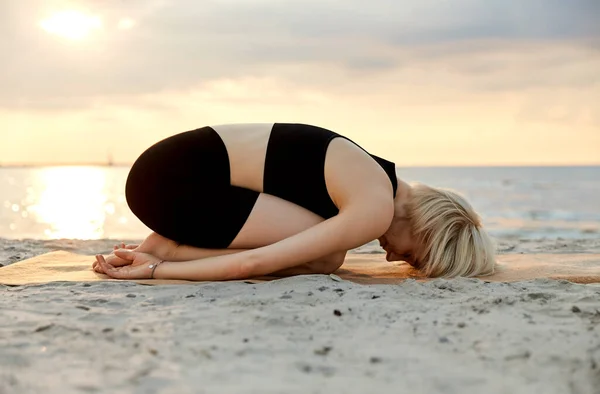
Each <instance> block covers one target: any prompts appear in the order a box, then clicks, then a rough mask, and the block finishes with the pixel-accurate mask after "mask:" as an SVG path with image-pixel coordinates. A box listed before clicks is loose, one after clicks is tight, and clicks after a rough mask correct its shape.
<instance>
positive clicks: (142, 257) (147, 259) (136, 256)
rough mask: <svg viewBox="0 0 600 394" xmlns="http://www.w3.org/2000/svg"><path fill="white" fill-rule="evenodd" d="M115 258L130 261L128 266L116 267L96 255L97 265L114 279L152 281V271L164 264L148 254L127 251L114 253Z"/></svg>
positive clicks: (122, 250)
mask: <svg viewBox="0 0 600 394" xmlns="http://www.w3.org/2000/svg"><path fill="white" fill-rule="evenodd" d="M114 253H115V256H117V257H119V258H121V259H123V260H125V261H128V262H129V264H128V265H124V266H121V267H115V266H113V265H111V264H109V263H108V262H107V261H106V259H104V256H102V255H101V254H98V255H96V263H97V265H98V267H99V269H101V270H102V272H103V273H104V274H106V275H108V276H110V277H111V278H114V279H150V278H151V275H152V270H153V268H154V267H155V266H156V264H159V263H160V262H162V260H161V259H159V258H158V257H155V256H153V255H151V254H148V253H141V252H134V251H132V250H127V249H118V250H115V251H114Z"/></svg>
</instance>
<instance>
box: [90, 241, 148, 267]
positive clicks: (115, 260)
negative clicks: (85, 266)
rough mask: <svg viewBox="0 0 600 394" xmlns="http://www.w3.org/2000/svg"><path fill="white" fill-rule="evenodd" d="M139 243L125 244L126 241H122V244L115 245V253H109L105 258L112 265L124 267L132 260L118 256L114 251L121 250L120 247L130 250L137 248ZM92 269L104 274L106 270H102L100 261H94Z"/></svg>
mask: <svg viewBox="0 0 600 394" xmlns="http://www.w3.org/2000/svg"><path fill="white" fill-rule="evenodd" d="M138 246H139V245H125V243H124V242H121V244H120V245H118V244H117V245H115V246H114V247H113V253H111V254H109V255H108V256H106V257H105V258H104V259H105V260H106V262H107V263H108V264H110V265H112V266H113V267H122V266H124V265H129V264H131V261H130V260H125V259H122V258H120V257H118V256H116V255H115V254H114V251H116V250H119V249H129V250H135V249H137V248H138ZM92 269H93V270H94V272H97V273H99V274H103V273H104V271H102V268H101V267H100V264H98V261H97V260H96V261H94V264H92Z"/></svg>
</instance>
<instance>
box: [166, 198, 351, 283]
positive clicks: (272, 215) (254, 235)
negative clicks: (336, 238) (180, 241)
mask: <svg viewBox="0 0 600 394" xmlns="http://www.w3.org/2000/svg"><path fill="white" fill-rule="evenodd" d="M323 220H324V219H323V218H322V217H320V216H318V215H316V214H314V213H313V212H311V211H309V210H307V209H305V208H302V207H300V206H298V205H296V204H294V203H291V202H289V201H286V200H283V199H281V198H279V197H275V196H272V195H270V194H264V193H262V194H260V195H259V197H258V199H257V201H256V203H255V204H254V207H253V209H252V211H251V212H250V215H249V216H248V219H247V220H246V222H245V223H244V225H243V227H242V229H241V230H240V231H239V233H238V234H237V236H236V237H235V238H234V240H233V242H231V244H230V245H229V247H228V248H227V249H202V248H195V247H193V246H189V245H179V246H176V247H175V248H174V250H173V251H172V258H173V259H174V260H172V261H186V260H195V259H200V258H204V257H210V256H218V255H222V254H230V253H237V252H240V251H243V250H247V249H255V248H260V247H262V246H266V245H270V244H273V243H275V242H278V241H281V240H283V239H285V238H288V237H291V236H293V235H295V234H298V233H300V232H302V231H304V230H306V229H308V228H310V227H312V226H314V225H316V224H318V223H320V222H322V221H323ZM345 256H346V251H340V252H337V253H333V254H331V255H329V256H323V257H322V258H320V259H318V260H316V261H312V262H309V263H306V264H303V265H301V266H298V267H293V268H290V269H286V270H283V271H280V272H277V273H275V274H274V275H275V276H289V275H300V274H311V273H331V272H334V271H335V270H336V269H338V268H339V267H340V266H341V265H342V263H343V262H344V258H345Z"/></svg>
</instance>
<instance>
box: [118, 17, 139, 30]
mask: <svg viewBox="0 0 600 394" xmlns="http://www.w3.org/2000/svg"><path fill="white" fill-rule="evenodd" d="M133 26H135V21H134V20H133V19H130V18H123V19H121V20H120V21H119V24H118V25H117V27H118V28H119V29H121V30H129V29H131V28H133Z"/></svg>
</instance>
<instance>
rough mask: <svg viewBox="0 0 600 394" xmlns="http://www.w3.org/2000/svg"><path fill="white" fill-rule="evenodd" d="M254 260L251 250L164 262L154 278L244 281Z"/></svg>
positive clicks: (157, 269)
mask: <svg viewBox="0 0 600 394" xmlns="http://www.w3.org/2000/svg"><path fill="white" fill-rule="evenodd" d="M223 250H226V249H223ZM238 251H239V249H238ZM255 259H256V256H255V253H253V250H252V249H251V250H245V251H242V252H239V253H228V254H224V255H221V256H212V257H205V258H200V259H194V260H189V261H164V262H162V263H161V264H160V265H159V266H158V267H157V268H156V270H155V272H154V278H155V279H181V280H193V281H219V280H234V279H246V278H248V277H249V275H250V267H252V262H253V261H254V260H255Z"/></svg>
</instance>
